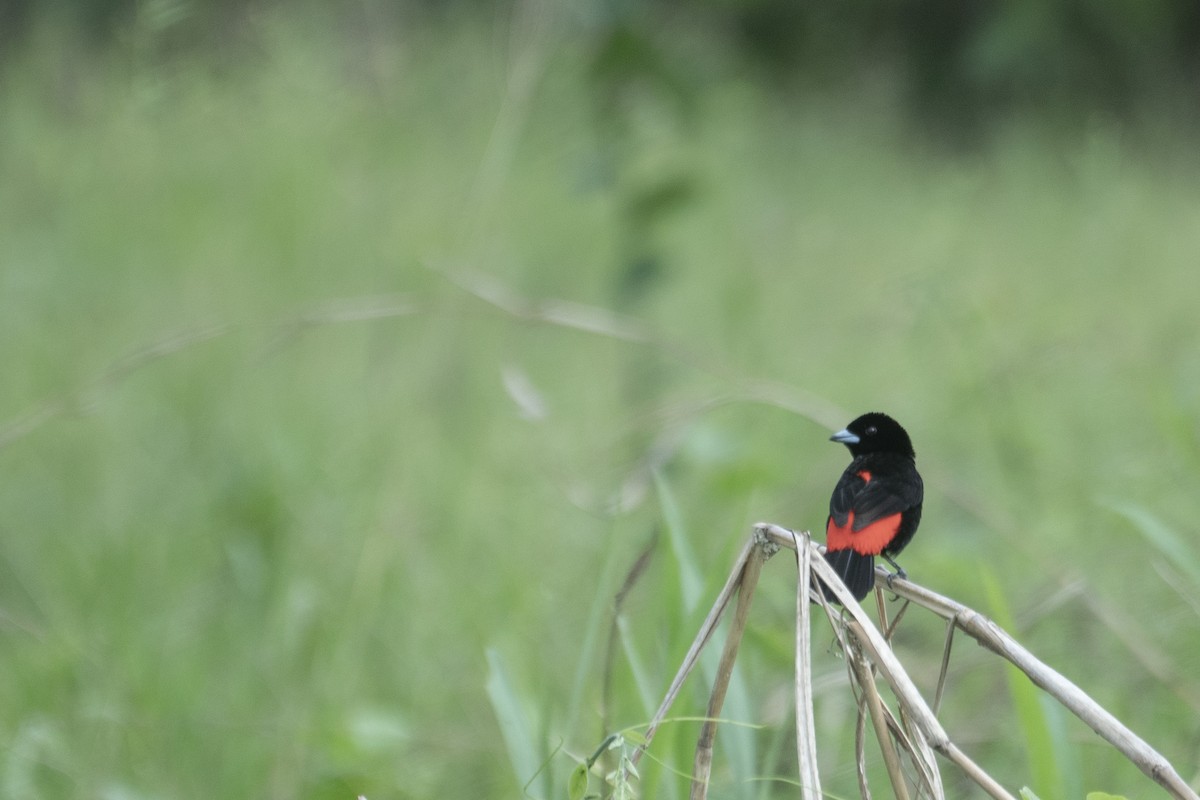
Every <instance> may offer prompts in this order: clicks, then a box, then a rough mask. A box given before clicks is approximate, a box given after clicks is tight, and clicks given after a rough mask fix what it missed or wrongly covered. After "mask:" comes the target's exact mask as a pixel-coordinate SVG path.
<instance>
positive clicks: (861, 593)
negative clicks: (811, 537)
mask: <svg viewBox="0 0 1200 800" xmlns="http://www.w3.org/2000/svg"><path fill="white" fill-rule="evenodd" d="M825 560H826V561H828V562H829V566H831V567H833V571H834V572H836V573H837V574H838V577H839V578H841V579H842V583H844V584H846V588H847V589H849V590H850V594H852V595H854V599H855V600H858V601H859V602H861V601H862V599H863V598H864V597H866V596H867V595H868V594H870V593H871V589H872V587H874V586H875V556H864V555H862V554H861V553H856V552H854V551H853V550H851V549H849V548H847V549H845V550H827V551H826V552H825ZM821 588H822V589H823V590H824V592H825V596H826V597H827V598H829V599H830V600H832V601H833V602H835V603H836V602H837V600H836V599H835V598H834V596H833V592H831V591H829V589H828V587H827V586H826V585H825V584H824V583H822V585H821Z"/></svg>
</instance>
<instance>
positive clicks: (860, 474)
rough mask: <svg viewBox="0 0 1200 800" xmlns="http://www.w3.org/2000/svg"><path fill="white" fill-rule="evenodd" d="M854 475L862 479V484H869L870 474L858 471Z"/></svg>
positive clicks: (863, 470) (862, 470) (861, 470)
mask: <svg viewBox="0 0 1200 800" xmlns="http://www.w3.org/2000/svg"><path fill="white" fill-rule="evenodd" d="M854 474H855V475H857V476H858V477H860V478H862V479H863V483H870V482H871V473H870V472H867V471H866V470H865V469H860V470H859V471H858V472H856V473H854Z"/></svg>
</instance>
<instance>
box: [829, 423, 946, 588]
mask: <svg viewBox="0 0 1200 800" xmlns="http://www.w3.org/2000/svg"><path fill="white" fill-rule="evenodd" d="M829 439H830V441H833V442H839V443H841V444H844V445H846V447H847V448H848V449H849V450H850V455H851V456H853V460H851V462H850V466H848V467H846V470H845V472H843V473H842V477H841V478H840V479H839V480H838V482H837V485H836V486H835V487H834V489H833V495H832V496H831V497H830V498H829V519H828V520H827V521H826V523H825V560H826V561H827V562H829V565H830V566H831V567H833V569H834V571H835V572H837V574H838V577H840V578H841V579H842V582H843V583H845V584H846V588H848V589H849V590H850V593H851V594H853V595H854V599H855V600H858V601H862V600H863V598H865V597H866V596H867V595H868V594H870V592H871V589H872V588H873V587H874V585H875V556H881V557H882V558H883V559H884V560H885V561H887V563H888V564H890V565H891V566H892V568H893V569H895V570H896V575H897V576H899V577H900V578H905V577H907V574H906V573H905V571H904V570H903V569H901V568H900V565H899V564H897V563H896V562H895V560H894V559H895V557H896V556H898V555H899V554H900V551H901V550H903V549H904V548H905V546H907V545H908V543H909V542H910V541H912V538H913V534H915V533H916V532H917V526H918V525H919V524H920V522H921V504H922V502H923V501H924V496H925V490H924V484H923V483H922V481H921V475H920V473H919V472H917V464H916V453H915V452H914V451H913V446H912V440H911V439H909V438H908V432H907V431H905V430H904V428H903V427H901V425H900V423H898V422H896V420H894V419H892V418H891V417H889V416H888V415H887V414H883V413H880V412H877V411H873V412H871V413H868V414H863V415H862V416H861V417H859V418H857V419H856V420H854V421H853V422H851V423H850V424H849V425H847V426H846V427H845V429H843V430H840V431H838V432H837V433H835V434H833V435H832V436H830V437H829ZM889 581H890V579H889ZM825 596H826V597H829V598H831V599H832V598H833V595H832V593H831V592H829V591H828V590H827V589H826V591H825Z"/></svg>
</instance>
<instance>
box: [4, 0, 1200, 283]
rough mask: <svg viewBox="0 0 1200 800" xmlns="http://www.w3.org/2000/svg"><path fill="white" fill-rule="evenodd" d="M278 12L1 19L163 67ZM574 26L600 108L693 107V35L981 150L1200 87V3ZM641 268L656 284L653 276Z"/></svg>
mask: <svg viewBox="0 0 1200 800" xmlns="http://www.w3.org/2000/svg"><path fill="white" fill-rule="evenodd" d="M518 4H520V3H519V2H518ZM533 4H534V5H536V4H537V0H533ZM275 5H278V3H273V2H272V0H257V2H250V3H242V2H235V1H234V0H55V1H54V2H49V3H44V2H35V0H9V2H7V3H5V4H3V6H2V7H0V9H2V10H0V36H2V37H3V38H4V39H7V40H8V41H9V42H10V43H11V42H13V41H17V40H20V39H21V38H22V37H23V36H25V35H26V34H27V33H28V31H29V29H30V28H31V27H32V25H33V23H34V21H35V19H36V17H38V16H39V15H43V16H50V17H53V18H55V19H56V20H58V21H59V22H68V23H69V24H72V25H74V26H76V27H78V28H79V29H80V30H82V31H84V32H86V34H87V35H88V37H89V38H91V39H92V40H93V41H96V42H106V41H111V40H122V39H124V40H127V41H128V40H136V41H137V42H138V44H139V46H142V47H147V46H148V47H150V48H151V49H154V50H156V51H157V52H160V53H168V52H170V53H174V52H178V51H179V50H180V49H184V50H186V49H189V48H193V47H197V46H198V47H201V48H206V49H209V50H220V49H222V48H229V47H230V46H236V45H237V44H238V43H239V38H240V31H241V30H242V29H243V28H244V26H245V21H246V20H247V19H248V18H249V17H252V16H254V15H255V14H256V13H260V12H262V11H264V10H266V9H270V8H272V7H273V6H275ZM508 6H509V3H495V2H492V0H390V1H389V0H364V2H361V3H357V4H345V5H343V6H342V7H340V8H339V9H337V10H336V12H334V11H332V10H331V9H330V8H329V7H327V6H326V5H324V4H319V3H310V4H308V5H307V6H306V5H304V4H299V3H288V4H286V8H287V9H288V13H291V14H298V15H305V14H306V13H308V14H316V15H319V16H327V15H330V14H335V15H336V16H337V17H339V18H340V22H339V23H338V24H345V25H349V26H351V27H355V26H357V27H360V28H366V27H370V28H372V29H375V30H380V29H386V28H389V27H390V28H393V29H397V30H399V29H404V28H409V27H411V26H413V25H420V24H422V23H425V22H432V21H436V20H439V19H445V18H447V17H457V16H462V15H474V16H478V17H482V18H484V19H487V18H491V17H494V16H497V15H502V14H504V13H507V12H506V7H508ZM570 13H571V19H570V21H569V24H570V25H572V26H573V27H574V28H575V29H576V31H578V32H580V33H582V34H583V35H584V36H587V37H592V38H594V39H595V41H596V42H598V45H597V47H596V66H597V71H598V74H599V75H600V78H601V79H600V80H599V81H598V82H597V85H596V87H595V88H596V90H597V93H598V98H597V102H598V103H599V104H600V105H601V106H607V105H609V104H610V103H611V100H612V97H611V93H612V89H613V88H614V85H616V84H620V83H623V82H624V81H625V80H627V79H628V78H629V77H631V76H632V75H635V74H637V75H641V76H646V75H649V74H652V73H653V74H654V76H655V77H656V80H658V82H659V85H660V86H663V87H667V86H670V89H669V92H670V93H673V94H676V95H678V94H680V93H681V92H682V93H686V88H682V87H686V85H687V78H686V77H684V74H683V73H684V72H686V70H689V69H697V68H698V69H701V70H702V69H703V68H704V67H703V66H702V65H698V64H697V63H696V62H692V63H686V64H683V65H680V66H676V67H673V68H672V67H666V66H664V65H665V64H666V63H667V61H666V58H665V54H666V53H667V52H668V51H669V50H670V44H669V42H670V40H671V39H672V38H673V37H674V36H675V35H677V34H678V33H679V32H680V31H687V32H689V33H691V34H703V35H704V36H706V37H709V38H710V39H712V40H714V41H720V42H722V43H723V46H724V47H727V48H728V49H729V50H731V51H732V52H736V53H737V54H738V55H739V56H740V57H741V58H743V59H744V60H745V61H746V62H747V63H750V64H755V65H757V66H758V68H759V69H760V73H761V76H762V78H763V79H764V80H766V81H768V82H771V83H776V84H779V85H783V86H786V85H790V84H792V83H795V82H796V81H800V82H806V81H812V80H818V81H834V82H838V81H846V80H859V79H862V78H864V77H865V78H867V79H878V78H879V77H880V76H881V75H884V74H886V75H887V76H888V80H890V81H894V82H895V86H896V89H897V92H898V93H899V94H900V95H901V96H902V97H903V98H905V100H906V102H907V104H908V105H909V106H911V108H912V109H913V111H914V112H915V114H917V115H919V116H920V118H922V119H923V120H926V121H930V120H932V121H937V122H940V123H941V124H942V125H943V126H944V127H945V128H946V129H947V130H950V131H953V132H958V133H964V132H965V133H967V134H969V135H974V134H975V133H977V132H978V131H979V129H980V126H982V125H983V124H984V123H986V122H987V121H989V120H990V119H992V118H993V117H994V116H995V115H996V114H1003V113H1006V112H1011V111H1016V110H1028V109H1031V108H1032V109H1040V110H1042V111H1045V110H1049V109H1056V110H1057V112H1058V113H1063V114H1067V115H1076V114H1085V115H1086V114H1087V113H1089V112H1091V111H1094V110H1103V111H1105V112H1108V113H1112V114H1116V115H1118V116H1127V115H1129V114H1134V113H1137V112H1138V111H1139V110H1141V109H1142V107H1143V106H1145V105H1146V103H1147V102H1149V103H1152V104H1155V105H1169V104H1171V103H1172V102H1173V101H1175V100H1179V99H1183V100H1185V101H1195V100H1196V99H1197V97H1198V94H1197V91H1198V86H1200V4H1197V3H1195V2H1191V0H1115V1H1114V2H1105V3H1093V2H1087V0H1016V2H1003V1H1002V0H972V1H971V2H961V1H960V0H899V1H898V2H896V1H895V0H860V1H859V2H853V3H842V2H818V3H797V2H794V1H793V0H577V2H575V3H572V4H571V6H570ZM700 60H701V61H702V60H703V59H700ZM672 72H674V73H675V74H674V76H673V77H669V76H670V74H671V73H672ZM618 73H623V74H618ZM673 188H674V189H678V188H679V187H673ZM634 269H635V271H637V270H649V271H652V270H653V265H652V264H641V265H640V266H636V267H635V268H634ZM635 279H636V278H635Z"/></svg>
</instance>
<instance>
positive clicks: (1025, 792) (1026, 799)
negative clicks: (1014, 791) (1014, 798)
mask: <svg viewBox="0 0 1200 800" xmlns="http://www.w3.org/2000/svg"><path fill="white" fill-rule="evenodd" d="M1018 794H1020V795H1021V800H1041V798H1039V797H1038V796H1037V795H1036V794H1034V793H1033V789H1030V788H1029V787H1028V786H1022V787H1021V791H1020V792H1019V793H1018Z"/></svg>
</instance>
